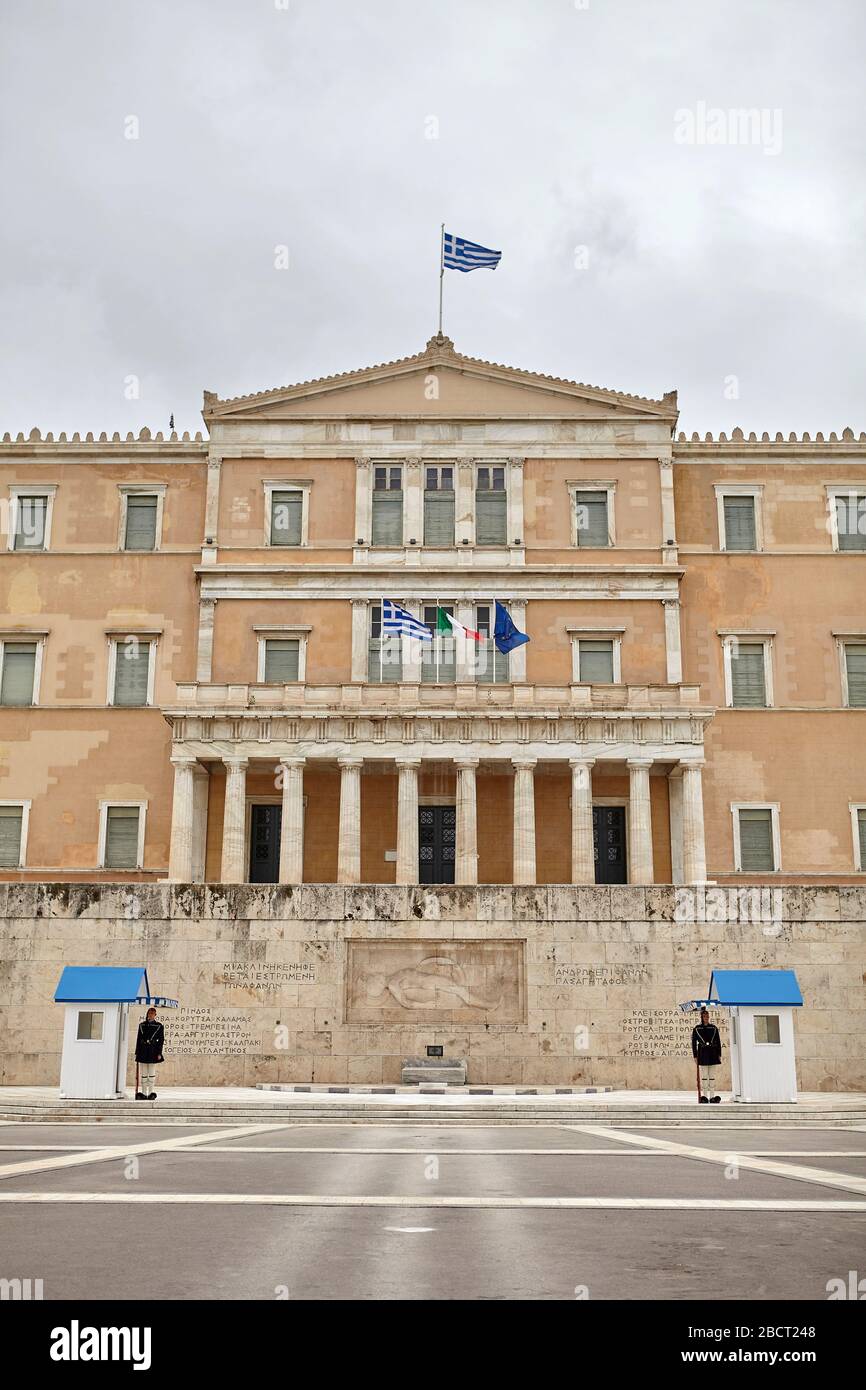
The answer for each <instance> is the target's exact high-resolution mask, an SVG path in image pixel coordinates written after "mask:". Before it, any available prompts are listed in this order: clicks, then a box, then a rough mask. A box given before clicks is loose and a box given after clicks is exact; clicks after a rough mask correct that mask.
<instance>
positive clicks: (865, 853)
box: [850, 802, 866, 874]
mask: <svg viewBox="0 0 866 1390" xmlns="http://www.w3.org/2000/svg"><path fill="white" fill-rule="evenodd" d="M850 809H851V829H852V830H853V832H854V868H855V869H856V870H857V872H858V874H866V804H863V803H860V804H858V803H857V802H853V803H852V804H851V808H850Z"/></svg>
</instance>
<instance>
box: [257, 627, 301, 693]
mask: <svg viewBox="0 0 866 1390" xmlns="http://www.w3.org/2000/svg"><path fill="white" fill-rule="evenodd" d="M262 645H263V646H264V670H263V671H262V675H261V678H260V679H261V680H262V681H264V683H265V684H266V685H285V684H286V683H287V682H288V681H297V680H300V674H299V672H300V652H301V642H300V638H298V637H288V638H265V639H264V641H263V644H262Z"/></svg>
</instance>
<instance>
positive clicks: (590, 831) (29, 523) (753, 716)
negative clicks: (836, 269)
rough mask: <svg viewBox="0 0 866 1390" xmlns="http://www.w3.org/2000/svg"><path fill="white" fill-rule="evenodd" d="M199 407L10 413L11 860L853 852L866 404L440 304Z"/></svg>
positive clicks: (383, 873)
mask: <svg viewBox="0 0 866 1390" xmlns="http://www.w3.org/2000/svg"><path fill="white" fill-rule="evenodd" d="M203 414H204V420H205V424H206V427H207V428H206V437H201V436H198V435H197V436H196V437H195V438H194V439H193V438H189V437H188V436H186V435H185V436H183V437H182V438H178V437H177V436H176V435H174V434H172V435H171V436H170V437H167V438H163V437H162V436H161V435H156V436H151V434H150V433H149V431H147V430H144V431H142V432H141V434H140V435H139V436H138V437H137V438H132V437H127V438H126V439H121V438H120V437H119V436H117V435H115V436H114V437H113V438H112V439H108V438H106V437H105V436H104V435H102V436H99V437H97V438H94V437H93V436H91V435H87V437H86V438H85V439H80V438H79V437H78V436H77V435H76V436H73V437H72V438H71V439H66V438H65V437H64V436H62V435H61V436H60V437H59V438H58V439H54V438H52V436H50V435H49V436H47V437H45V438H43V437H42V436H41V435H40V434H39V432H38V431H33V432H32V433H31V435H30V436H29V437H28V438H26V439H25V438H23V437H22V436H19V437H18V438H17V439H11V438H10V437H9V436H8V435H7V436H6V437H5V438H4V440H3V441H2V444H0V502H2V503H3V506H2V512H0V527H2V532H0V547H2V551H0V585H2V611H3V615H4V616H3V618H2V630H0V876H2V878H3V879H4V880H8V881H28V880H51V879H55V880H67V881H69V880H71V881H75V880H77V879H80V880H103V881H105V880H122V881H129V882H153V881H156V880H160V879H170V880H172V881H174V882H178V883H201V882H214V883H216V882H218V883H226V884H238V883H243V882H246V881H252V882H260V883H268V882H274V883H275V882H281V883H286V884H300V883H309V884H315V883H337V884H345V885H353V884H364V883H372V884H396V885H411V884H418V883H420V884H431V885H432V884H449V883H456V884H463V885H474V884H515V885H532V884H568V883H573V884H578V885H591V884H633V885H652V884H700V883H704V882H706V881H710V882H715V883H718V884H722V885H737V884H744V885H745V884H766V883H776V884H780V885H784V884H798V883H799V884H813V885H820V884H821V883H823V882H828V883H835V884H856V883H862V882H863V881H864V879H863V875H864V873H866V436H864V435H863V434H860V435H859V437H855V436H854V434H853V433H852V431H851V430H850V429H846V430H844V431H843V432H842V433H841V434H840V435H839V437H837V436H836V435H830V437H829V438H828V439H824V438H823V437H822V436H820V435H819V436H817V437H816V438H815V439H810V438H809V436H808V435H806V436H804V437H803V438H794V437H793V436H791V437H788V438H783V437H782V436H781V435H778V434H777V435H776V436H775V437H774V438H772V439H771V438H770V437H769V436H768V435H767V434H764V435H763V436H762V437H761V438H760V439H759V438H756V436H755V435H750V436H749V437H748V438H746V437H744V435H743V434H742V432H741V431H734V434H733V435H732V436H731V438H726V437H725V436H724V435H722V436H720V437H719V438H718V439H714V438H710V437H706V438H698V437H697V436H695V435H693V436H692V437H691V438H689V439H686V438H685V437H684V435H682V434H679V435H677V433H676V424H677V399H676V393H673V392H672V393H670V394H667V395H664V396H663V397H662V398H661V399H648V398H643V397H638V396H631V395H625V394H622V393H619V392H615V391H609V390H602V389H599V388H596V387H588V386H583V385H580V384H576V383H573V382H569V381H563V380H556V379H553V378H550V377H545V376H539V375H536V374H533V373H530V372H525V371H520V370H515V369H512V368H508V367H502V366H498V365H495V364H491V363H487V362H482V361H478V360H476V359H472V358H468V357H465V356H463V355H462V354H460V353H458V352H456V351H455V349H454V347H453V345H452V343H451V342H450V340H449V339H447V338H444V337H438V336H437V337H435V338H432V339H431V340H430V342H429V343H428V345H427V348H426V349H425V351H424V352H422V353H419V354H417V355H415V356H412V357H408V358H405V359H403V360H401V361H398V362H394V363H390V364H387V365H385V366H379V367H373V368H369V369H364V370H360V371H355V372H350V373H346V374H344V375H341V376H337V377H330V378H325V379H322V380H318V381H314V382H308V383H304V384H302V385H297V386H291V387H287V388H285V389H278V390H270V391H265V392H262V393H260V394H256V395H252V396H246V397H241V398H236V399H229V400H221V399H218V398H217V397H216V396H215V395H213V394H211V393H207V392H206V393H205V398H204V411H203ZM383 599H390V600H392V601H395V602H397V603H399V604H401V605H403V606H405V607H406V608H407V609H408V610H409V611H410V612H411V613H412V614H414V615H415V616H416V617H418V618H419V619H421V621H423V622H425V623H427V624H428V625H429V626H430V628H431V632H433V633H435V629H436V614H437V609H439V608H441V609H444V610H445V612H446V613H449V614H451V615H452V616H453V617H454V618H456V619H457V620H458V621H459V622H460V623H462V624H463V625H464V626H465V627H466V628H469V629H472V630H473V631H475V632H478V633H480V634H481V637H482V639H483V640H481V641H480V642H476V641H466V642H462V641H460V640H455V639H452V638H449V637H446V636H444V635H435V636H434V638H433V640H432V641H431V642H429V643H418V642H416V641H412V640H409V639H402V640H401V639H393V638H391V639H388V638H386V637H383V635H382V628H381V621H382V602H383ZM497 601H499V602H500V603H502V604H504V605H505V606H506V608H507V609H508V611H509V613H510V615H511V617H512V619H513V621H514V622H515V624H516V625H517V627H518V628H520V629H521V630H522V631H524V632H526V633H527V634H528V636H529V638H530V641H529V642H528V643H527V644H526V645H524V646H521V647H520V648H518V649H516V650H515V651H513V652H511V653H510V654H509V655H507V656H503V655H501V654H500V653H498V651H497V650H496V647H495V644H494V643H493V641H492V638H491V634H492V630H493V621H494V610H495V604H496V602H497Z"/></svg>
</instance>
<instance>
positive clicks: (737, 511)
mask: <svg viewBox="0 0 866 1390" xmlns="http://www.w3.org/2000/svg"><path fill="white" fill-rule="evenodd" d="M723 502H724V509H725V549H726V550H757V548H758V545H757V530H756V526H755V499H754V497H738V496H730V497H725V498H724V499H723Z"/></svg>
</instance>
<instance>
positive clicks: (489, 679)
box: [470, 603, 511, 685]
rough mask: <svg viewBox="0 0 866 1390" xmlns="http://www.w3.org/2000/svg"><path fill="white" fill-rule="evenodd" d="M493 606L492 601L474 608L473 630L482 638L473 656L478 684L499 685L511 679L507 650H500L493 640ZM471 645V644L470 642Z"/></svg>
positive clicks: (494, 610)
mask: <svg viewBox="0 0 866 1390" xmlns="http://www.w3.org/2000/svg"><path fill="white" fill-rule="evenodd" d="M495 612H496V609H495V606H494V605H493V604H492V603H479V604H478V606H477V607H476V609H475V631H476V632H480V633H481V636H482V637H483V638H484V641H483V642H479V643H478V645H477V650H476V652H475V653H474V656H475V679H476V681H478V683H479V684H480V685H492V684H496V685H500V684H502V683H503V682H506V683H507V682H508V681H509V680H510V679H511V672H510V671H509V669H508V665H509V663H508V652H500V651H497V649H496V643H495V642H494V641H493V628H494V626H495V621H496V620H495V616H494V615H495ZM470 645H472V644H470Z"/></svg>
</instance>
